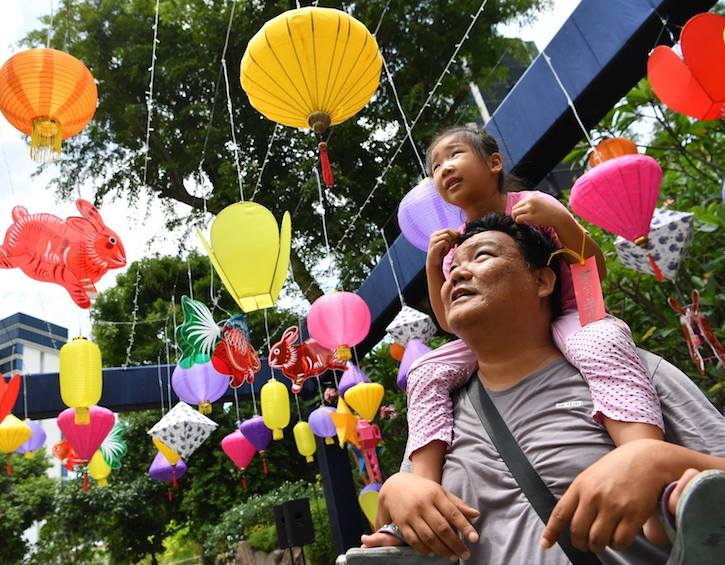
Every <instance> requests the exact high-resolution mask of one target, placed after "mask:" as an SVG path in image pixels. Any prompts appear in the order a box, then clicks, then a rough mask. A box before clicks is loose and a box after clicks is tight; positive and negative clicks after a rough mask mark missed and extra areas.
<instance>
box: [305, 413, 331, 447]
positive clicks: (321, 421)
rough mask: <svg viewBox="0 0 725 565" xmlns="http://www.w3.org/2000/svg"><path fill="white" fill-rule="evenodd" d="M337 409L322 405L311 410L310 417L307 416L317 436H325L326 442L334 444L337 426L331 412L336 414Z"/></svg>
mask: <svg viewBox="0 0 725 565" xmlns="http://www.w3.org/2000/svg"><path fill="white" fill-rule="evenodd" d="M334 413H335V409H334V408H332V407H331V406H320V407H319V408H317V409H316V410H313V411H312V412H310V416H309V418H307V421H308V423H309V424H310V428H312V433H313V434H315V435H316V436H317V437H324V438H325V443H326V444H328V445H332V444H333V443H334V440H333V439H332V438H334V437H335V436H336V435H337V428H336V427H335V423H334V422H333V421H332V418H330V414H334Z"/></svg>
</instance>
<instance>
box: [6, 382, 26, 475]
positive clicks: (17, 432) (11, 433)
mask: <svg viewBox="0 0 725 565" xmlns="http://www.w3.org/2000/svg"><path fill="white" fill-rule="evenodd" d="M0 378H2V377H0ZM32 435H33V430H31V429H30V426H28V425H27V424H26V423H24V422H22V421H21V420H19V419H18V418H16V417H15V416H13V415H12V414H8V415H7V416H5V418H4V419H3V421H2V423H0V451H2V452H3V453H5V454H6V455H7V456H8V460H7V473H8V476H10V475H11V474H12V467H11V466H10V455H11V454H12V453H13V452H14V451H15V450H16V449H17V448H18V447H20V446H21V445H23V444H24V443H25V442H26V441H28V440H29V439H30V436H32Z"/></svg>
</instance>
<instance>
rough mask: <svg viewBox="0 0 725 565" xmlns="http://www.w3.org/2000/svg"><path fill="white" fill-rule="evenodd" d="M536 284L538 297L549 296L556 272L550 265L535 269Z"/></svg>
mask: <svg viewBox="0 0 725 565" xmlns="http://www.w3.org/2000/svg"><path fill="white" fill-rule="evenodd" d="M536 285H537V286H538V289H539V292H538V296H539V298H545V297H547V296H551V295H552V293H553V292H554V287H555V286H556V273H555V272H554V270H553V269H552V268H551V267H542V268H541V269H538V270H537V271H536Z"/></svg>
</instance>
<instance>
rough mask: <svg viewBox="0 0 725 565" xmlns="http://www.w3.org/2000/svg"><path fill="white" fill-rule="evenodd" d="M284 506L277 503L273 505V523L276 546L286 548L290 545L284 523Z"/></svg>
mask: <svg viewBox="0 0 725 565" xmlns="http://www.w3.org/2000/svg"><path fill="white" fill-rule="evenodd" d="M285 521H286V520H285V516H284V507H283V506H282V505H281V504H279V505H278V506H275V507H274V525H275V526H277V547H279V548H280V549H287V548H288V547H291V544H290V542H289V540H288V539H287V527H286V525H285Z"/></svg>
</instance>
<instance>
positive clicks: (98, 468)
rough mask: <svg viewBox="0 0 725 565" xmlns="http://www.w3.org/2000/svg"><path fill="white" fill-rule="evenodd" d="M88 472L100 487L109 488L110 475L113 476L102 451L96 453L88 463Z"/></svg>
mask: <svg viewBox="0 0 725 565" xmlns="http://www.w3.org/2000/svg"><path fill="white" fill-rule="evenodd" d="M88 472H89V473H90V475H91V478H92V479H93V480H94V481H96V482H97V483H98V486H99V487H101V488H103V487H107V486H108V475H110V474H111V467H110V466H109V465H108V463H106V460H105V459H104V458H103V454H102V453H101V452H100V450H99V451H96V452H95V453H94V454H93V457H91V461H90V463H88Z"/></svg>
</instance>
